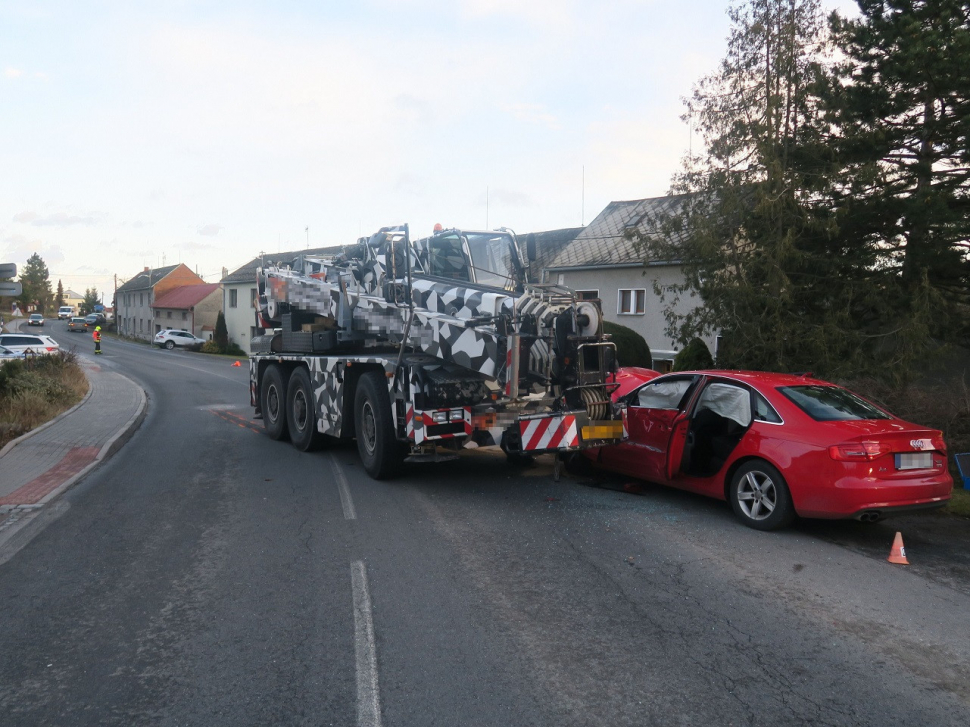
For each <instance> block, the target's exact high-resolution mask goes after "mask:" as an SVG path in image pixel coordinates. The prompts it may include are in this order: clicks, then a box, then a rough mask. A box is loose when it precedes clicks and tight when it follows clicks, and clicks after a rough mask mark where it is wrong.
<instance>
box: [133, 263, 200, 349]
mask: <svg viewBox="0 0 970 727" xmlns="http://www.w3.org/2000/svg"><path fill="white" fill-rule="evenodd" d="M203 284H205V281H204V280H203V279H202V278H200V277H199V276H198V275H196V274H195V273H193V272H192V270H191V269H189V267H188V266H187V265H185V263H179V264H178V265H169V266H168V267H164V268H145V269H144V270H143V271H142V272H140V273H137V274H136V275H134V276H132V277H131V278H129V279H128V281H127V282H126V283H125V284H124V285H122V286H120V287H119V288H118V290H117V293H116V295H115V311H116V322H117V326H118V332H119V333H120V334H121V335H123V336H132V337H134V338H141V339H143V340H146V341H151V340H152V339H153V338H154V336H155V333H157V332H158V331H160V330H162V326H161V323H160V322H156V321H155V311H154V309H153V308H152V306H153V305H154V304H155V300H156V299H158V298H160V297H161V296H162V295H163V294H165V293H167V292H168V291H170V290H172V289H174V288H179V287H182V286H184V285H203ZM174 327H178V328H181V327H182V326H173V328H174ZM186 327H187V326H186Z"/></svg>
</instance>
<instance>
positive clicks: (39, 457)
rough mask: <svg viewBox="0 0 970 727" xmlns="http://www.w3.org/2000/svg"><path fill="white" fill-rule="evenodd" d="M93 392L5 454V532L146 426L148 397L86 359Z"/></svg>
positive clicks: (0, 467) (1, 456) (0, 487)
mask: <svg viewBox="0 0 970 727" xmlns="http://www.w3.org/2000/svg"><path fill="white" fill-rule="evenodd" d="M79 363H80V364H81V366H82V368H83V369H84V373H85V375H86V376H87V378H88V383H89V385H90V390H89V392H88V395H87V396H86V398H85V399H84V400H83V401H82V402H81V403H80V404H78V405H77V406H76V407H75V408H74V409H72V410H70V411H68V412H67V413H66V414H62V415H61V416H60V417H59V418H57V419H54V420H53V421H52V422H49V423H48V424H47V425H44V426H43V427H39V428H38V429H35V430H34V431H33V432H28V433H27V434H26V435H24V436H23V437H21V438H19V439H17V440H14V441H13V442H11V443H10V444H8V445H7V446H6V447H4V448H3V450H0V529H2V527H3V524H4V521H5V520H9V519H11V518H12V517H14V518H15V517H16V515H17V511H18V510H26V509H34V508H37V507H38V506H43V505H45V504H46V503H48V502H50V501H51V500H53V499H54V498H56V497H57V496H58V495H59V494H61V493H62V492H63V491H64V490H66V489H67V488H68V487H70V486H71V485H72V484H74V483H75V482H76V481H77V480H79V479H80V478H81V477H83V476H84V475H85V474H87V473H88V472H89V471H90V470H92V469H93V468H94V467H96V466H97V465H98V463H100V462H101V461H102V460H103V459H105V458H106V457H108V456H110V455H111V454H113V453H114V452H115V451H116V450H117V449H118V448H119V447H120V446H121V445H122V444H123V443H124V442H125V441H126V440H127V438H128V436H130V435H131V433H132V432H134V430H135V429H136V428H137V427H138V425H139V424H140V423H141V420H142V418H143V417H144V414H145V410H146V403H147V402H146V397H145V392H144V391H143V390H142V388H141V387H140V386H138V385H137V384H135V382H133V381H132V380H131V379H129V378H127V377H125V376H122V375H121V374H119V373H116V372H114V371H111V370H109V369H106V368H104V367H102V366H101V365H100V364H98V363H95V362H93V361H91V360H89V359H86V358H79Z"/></svg>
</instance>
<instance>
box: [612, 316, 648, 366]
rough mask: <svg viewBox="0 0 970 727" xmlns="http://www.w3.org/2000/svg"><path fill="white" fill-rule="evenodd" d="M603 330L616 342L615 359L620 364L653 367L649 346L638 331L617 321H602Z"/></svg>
mask: <svg viewBox="0 0 970 727" xmlns="http://www.w3.org/2000/svg"><path fill="white" fill-rule="evenodd" d="M603 330H604V332H606V333H608V334H610V335H611V336H612V337H613V343H615V344H616V360H617V363H619V365H620V366H642V367H643V368H647V369H651V368H653V357H652V356H651V354H650V346H648V345H647V342H646V341H645V340H644V339H643V336H641V335H640V334H639V333H637V332H636V331H634V330H633V329H632V328H627V327H626V326H621V325H620V324H619V323H613V322H611V321H603Z"/></svg>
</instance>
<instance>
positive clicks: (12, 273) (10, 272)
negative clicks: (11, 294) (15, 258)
mask: <svg viewBox="0 0 970 727" xmlns="http://www.w3.org/2000/svg"><path fill="white" fill-rule="evenodd" d="M16 277H17V264H16V263H0V278H16ZM17 295H20V293H17Z"/></svg>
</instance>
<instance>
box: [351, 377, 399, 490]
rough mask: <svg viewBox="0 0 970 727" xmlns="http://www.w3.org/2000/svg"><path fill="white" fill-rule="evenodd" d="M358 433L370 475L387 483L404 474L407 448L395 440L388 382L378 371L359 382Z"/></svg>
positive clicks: (362, 456)
mask: <svg viewBox="0 0 970 727" xmlns="http://www.w3.org/2000/svg"><path fill="white" fill-rule="evenodd" d="M354 430H355V433H356V435H357V451H358V452H359V453H360V460H361V462H362V463H363V465H364V470H365V471H366V472H367V474H369V475H370V476H371V477H373V478H374V479H375V480H383V479H387V478H389V477H393V476H394V475H396V474H397V473H398V472H399V471H400V468H401V463H402V462H403V461H404V446H403V445H402V444H401V443H400V442H398V441H397V439H396V438H395V436H394V423H393V419H392V418H391V397H390V396H389V395H388V393H387V380H386V379H385V378H384V376H382V375H381V374H380V373H379V372H377V371H368V372H367V373H365V374H363V375H362V376H361V377H360V380H359V381H358V382H357V392H356V395H355V396H354Z"/></svg>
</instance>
